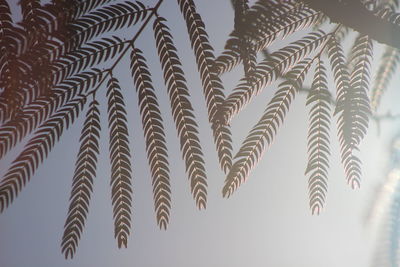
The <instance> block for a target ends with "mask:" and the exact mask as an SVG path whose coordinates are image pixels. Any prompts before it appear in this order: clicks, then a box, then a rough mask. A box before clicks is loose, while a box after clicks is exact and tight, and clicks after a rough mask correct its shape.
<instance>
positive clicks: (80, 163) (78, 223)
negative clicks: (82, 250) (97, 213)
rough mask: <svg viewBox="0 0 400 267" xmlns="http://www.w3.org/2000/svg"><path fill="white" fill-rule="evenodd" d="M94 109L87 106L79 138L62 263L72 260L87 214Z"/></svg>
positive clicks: (96, 133)
mask: <svg viewBox="0 0 400 267" xmlns="http://www.w3.org/2000/svg"><path fill="white" fill-rule="evenodd" d="M98 105H99V103H98V102H97V101H96V100H93V101H92V102H91V103H90V105H89V110H88V112H87V114H86V120H85V123H84V125H83V128H82V133H81V137H80V142H81V145H80V148H79V152H78V156H77V161H76V163H75V172H74V177H73V180H72V190H71V196H70V205H69V210H68V216H67V219H66V221H65V225H64V234H63V237H62V242H61V251H62V253H63V254H64V256H65V258H66V259H67V258H68V257H71V258H73V257H74V255H75V252H76V249H77V247H78V243H79V240H80V238H81V235H82V232H83V229H84V227H85V222H86V218H87V214H88V212H89V202H90V198H91V194H92V192H93V181H94V179H95V177H96V169H97V156H98V154H99V139H100V112H99V109H98Z"/></svg>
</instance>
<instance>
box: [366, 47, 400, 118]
mask: <svg viewBox="0 0 400 267" xmlns="http://www.w3.org/2000/svg"><path fill="white" fill-rule="evenodd" d="M399 61H400V53H399V50H397V49H395V48H392V47H389V46H387V47H386V48H385V52H384V53H383V56H382V58H381V63H380V65H379V68H378V70H377V71H376V76H375V80H374V85H373V87H372V92H371V109H372V111H374V112H376V111H377V109H378V107H379V104H380V101H381V98H382V95H383V94H384V93H385V91H386V89H387V87H388V85H389V82H390V80H391V79H392V77H393V74H394V73H395V71H396V69H397V65H398V63H399Z"/></svg>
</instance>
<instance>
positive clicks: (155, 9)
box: [87, 0, 164, 96]
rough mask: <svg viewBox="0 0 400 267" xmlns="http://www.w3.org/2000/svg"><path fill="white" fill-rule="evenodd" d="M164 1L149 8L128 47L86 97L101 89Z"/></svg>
mask: <svg viewBox="0 0 400 267" xmlns="http://www.w3.org/2000/svg"><path fill="white" fill-rule="evenodd" d="M163 1H164V0H159V1H158V2H157V4H156V5H155V6H154V7H153V8H151V9H150V10H151V14H150V15H149V16H148V17H147V18H146V20H145V21H144V22H143V24H142V26H140V28H139V30H138V31H137V32H136V33H135V35H134V36H133V38H132V39H131V40H128V41H126V42H127V43H129V44H130V45H128V46H126V47H125V49H124V50H123V51H122V52H121V54H120V55H119V57H118V58H117V59H116V60H115V62H114V63H113V64H112V65H111V67H109V68H108V69H105V70H104V71H105V72H107V73H106V75H104V77H103V78H102V79H101V81H100V82H99V83H98V85H97V86H96V88H94V89H93V90H92V91H90V92H88V93H87V96H88V95H91V94H94V93H96V91H97V90H99V88H100V87H101V85H102V84H103V83H104V81H105V80H106V79H107V77H108V76H109V75H110V74H111V72H112V71H113V70H114V68H115V67H116V66H117V65H118V64H119V63H120V61H121V60H122V59H123V57H124V56H125V54H126V53H127V52H128V50H129V48H130V47H131V46H132V45H133V43H134V42H136V40H137V39H138V38H139V36H140V34H141V33H142V32H143V30H144V29H145V28H146V26H147V25H148V24H149V22H150V20H151V19H152V18H153V16H157V10H158V8H159V7H160V5H161V3H162V2H163Z"/></svg>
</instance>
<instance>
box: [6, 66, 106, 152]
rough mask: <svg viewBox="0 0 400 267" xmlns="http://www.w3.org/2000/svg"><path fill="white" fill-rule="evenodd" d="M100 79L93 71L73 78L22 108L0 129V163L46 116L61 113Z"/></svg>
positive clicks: (97, 73)
mask: <svg viewBox="0 0 400 267" xmlns="http://www.w3.org/2000/svg"><path fill="white" fill-rule="evenodd" d="M101 78H102V72H100V71H99V70H97V69H92V71H88V72H84V73H80V74H77V75H74V76H72V77H71V78H69V79H66V80H64V81H63V82H62V83H60V84H58V85H57V87H55V88H54V89H53V90H52V92H51V94H50V95H47V96H41V97H39V98H37V99H36V100H35V101H34V102H32V103H30V104H29V105H26V106H25V107H24V109H23V110H21V111H20V112H18V113H17V114H16V115H15V117H14V119H13V120H10V121H8V122H7V123H4V125H2V126H1V127H0V137H1V138H0V159H1V158H3V157H4V155H5V154H6V153H7V152H8V151H10V150H11V149H12V148H13V147H14V146H15V145H16V144H17V143H18V142H20V141H21V140H22V139H23V138H24V137H26V136H27V135H29V134H30V133H32V132H33V131H34V130H35V129H36V128H37V127H39V126H40V125H42V124H43V122H44V121H46V120H47V119H48V118H49V117H50V116H52V115H54V114H58V113H62V109H63V107H64V106H65V105H68V104H69V102H70V101H71V100H73V99H74V98H75V97H77V96H78V95H80V94H85V93H86V92H87V91H88V89H89V88H90V87H92V86H94V85H95V84H97V83H98V82H99V80H100V79H101ZM60 109H61V110H60Z"/></svg>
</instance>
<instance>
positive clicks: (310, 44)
mask: <svg viewBox="0 0 400 267" xmlns="http://www.w3.org/2000/svg"><path fill="white" fill-rule="evenodd" d="M327 38H328V35H327V34H325V33H324V32H323V31H317V32H314V33H310V34H309V35H307V36H305V37H304V38H303V39H300V40H298V41H295V42H292V43H291V44H290V45H288V46H286V47H284V48H282V49H280V50H278V51H276V52H274V53H272V54H271V55H270V57H269V58H268V59H266V60H263V61H262V62H260V63H259V64H258V66H257V68H256V71H255V72H254V78H253V79H252V82H251V83H250V82H249V81H247V79H245V78H244V79H241V81H240V83H239V85H238V86H237V87H236V88H235V89H234V90H233V92H232V93H231V94H230V95H229V96H228V97H227V98H226V100H225V101H224V103H223V112H224V117H225V118H226V121H228V122H229V121H230V120H231V119H232V117H233V116H235V115H236V114H237V113H239V111H240V110H242V109H243V108H244V106H245V105H246V104H247V103H249V102H250V100H251V99H252V98H253V97H254V96H255V95H257V94H259V93H260V92H261V91H262V89H263V88H265V87H266V86H268V85H270V84H271V83H272V82H274V81H275V80H276V79H277V78H278V77H279V76H280V75H282V74H284V73H285V72H287V71H288V70H289V69H290V68H291V67H292V66H294V65H295V64H297V63H298V62H299V61H301V60H302V59H304V58H305V57H306V56H307V55H309V54H310V53H311V52H313V51H315V50H317V49H318V48H319V47H321V45H322V44H324V43H325V41H326V40H327Z"/></svg>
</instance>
